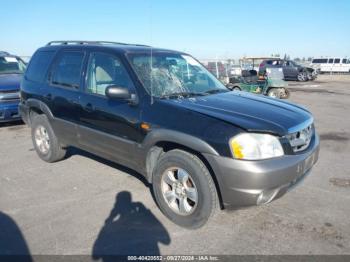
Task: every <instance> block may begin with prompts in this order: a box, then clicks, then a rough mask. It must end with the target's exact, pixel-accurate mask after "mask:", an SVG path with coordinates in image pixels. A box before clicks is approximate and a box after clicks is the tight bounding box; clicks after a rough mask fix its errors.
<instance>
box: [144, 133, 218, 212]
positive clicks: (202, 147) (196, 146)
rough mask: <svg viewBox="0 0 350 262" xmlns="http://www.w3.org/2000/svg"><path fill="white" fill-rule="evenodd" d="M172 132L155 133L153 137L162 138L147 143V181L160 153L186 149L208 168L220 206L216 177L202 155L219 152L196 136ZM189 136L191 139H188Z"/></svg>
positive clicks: (150, 179)
mask: <svg viewBox="0 0 350 262" xmlns="http://www.w3.org/2000/svg"><path fill="white" fill-rule="evenodd" d="M152 132H153V131H152ZM173 132H176V131H170V130H167V132H166V134H164V136H163V135H160V134H157V135H156V136H155V137H159V138H162V139H158V140H155V141H153V143H152V144H151V145H149V147H147V148H148V149H147V154H146V159H145V167H146V179H147V181H148V182H149V183H151V182H152V176H153V170H154V168H155V166H156V164H157V161H158V159H159V157H160V156H161V155H162V154H164V153H166V152H168V151H171V150H174V149H180V150H183V151H186V152H188V153H191V154H193V155H195V156H197V157H198V158H199V159H200V160H201V161H202V162H203V164H204V165H205V166H206V167H207V168H208V171H209V173H210V175H211V177H212V178H213V181H214V183H215V187H216V191H217V193H218V198H219V201H220V207H221V208H222V207H223V205H222V203H223V202H222V196H221V191H220V187H219V182H218V178H217V177H216V175H215V172H214V170H213V169H212V167H211V165H210V164H209V162H208V160H207V159H206V158H205V157H204V155H203V153H209V154H214V155H219V154H218V153H217V152H216V151H215V149H213V148H212V147H211V146H210V145H209V144H207V143H206V142H204V141H202V140H200V139H199V138H196V137H193V136H190V135H187V134H182V133H179V134H177V133H178V132H176V134H175V133H173ZM161 133H163V132H161ZM175 135H176V137H177V138H178V139H176V140H175V139H174V138H175V137H174V136H175ZM190 138H191V140H189V139H190ZM199 141H200V142H199Z"/></svg>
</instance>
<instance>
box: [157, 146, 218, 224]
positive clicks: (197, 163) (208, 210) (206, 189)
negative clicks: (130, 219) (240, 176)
mask: <svg viewBox="0 0 350 262" xmlns="http://www.w3.org/2000/svg"><path fill="white" fill-rule="evenodd" d="M186 177H187V179H186ZM180 181H184V183H183V184H182V186H183V188H182V190H183V191H181V188H178V186H179V185H178V184H177V183H178V182H180ZM152 186H153V192H154V196H155V199H156V201H157V204H158V206H159V208H160V210H161V211H162V212H163V214H164V215H165V216H166V217H168V218H169V219H170V220H171V221H173V222H174V223H175V224H177V225H179V226H182V227H185V228H189V229H196V228H200V227H202V226H203V225H204V224H205V223H206V222H207V221H208V220H209V218H210V217H212V216H213V215H214V214H215V211H216V210H217V208H218V207H219V203H218V202H219V201H218V195H217V192H216V188H215V184H214V181H213V179H212V177H211V175H210V173H209V171H208V169H207V168H206V166H205V165H204V164H203V162H202V161H201V160H200V159H199V158H198V157H197V156H196V155H193V154H190V153H188V152H185V151H182V150H178V149H176V150H171V151H169V152H167V153H165V154H164V155H162V156H161V157H160V159H159V160H158V163H157V165H156V167H155V170H154V172H153V178H152ZM180 186H181V185H180ZM186 192H191V194H187V193H186ZM194 192H196V193H197V194H195V193H194ZM179 193H180V194H181V193H182V194H185V195H182V196H179V195H177V194H179ZM166 196H167V197H166ZM188 196H189V197H188ZM195 196H196V197H197V198H196V197H195ZM167 199H168V200H167ZM181 199H182V201H181ZM192 200H194V201H192ZM181 203H183V205H181ZM180 206H182V207H183V208H182V209H181V208H180Z"/></svg>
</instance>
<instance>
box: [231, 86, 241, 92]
mask: <svg viewBox="0 0 350 262" xmlns="http://www.w3.org/2000/svg"><path fill="white" fill-rule="evenodd" d="M232 90H233V91H241V88H240V87H239V86H234V87H233V88H232Z"/></svg>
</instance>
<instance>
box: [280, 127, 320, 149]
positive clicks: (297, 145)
mask: <svg viewBox="0 0 350 262" xmlns="http://www.w3.org/2000/svg"><path fill="white" fill-rule="evenodd" d="M313 133H314V127H313V125H312V124H311V125H309V126H307V127H306V128H303V129H301V130H299V131H297V132H294V133H291V134H288V135H287V136H286V137H287V139H288V140H289V143H290V145H291V147H292V149H293V151H294V152H300V151H303V150H305V149H307V148H308V147H309V145H310V142H311V139H312V135H313Z"/></svg>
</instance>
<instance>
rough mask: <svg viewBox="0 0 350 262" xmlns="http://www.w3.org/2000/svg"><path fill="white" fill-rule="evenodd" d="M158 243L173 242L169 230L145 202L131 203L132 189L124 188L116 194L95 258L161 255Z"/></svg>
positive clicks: (97, 243)
mask: <svg viewBox="0 0 350 262" xmlns="http://www.w3.org/2000/svg"><path fill="white" fill-rule="evenodd" d="M158 243H162V244H166V245H168V244H170V236H169V233H168V232H167V230H166V229H165V228H164V226H163V225H162V224H161V222H160V221H159V220H158V219H157V218H156V217H155V216H154V215H153V214H152V212H151V211H150V210H149V209H147V208H146V207H145V206H144V205H143V204H142V203H140V202H132V199H131V194H130V192H127V191H123V192H120V193H119V194H117V196H116V203H115V205H114V207H113V209H112V211H111V213H110V215H109V217H108V218H107V219H106V220H105V224H104V226H103V228H102V229H101V231H100V233H99V235H98V237H97V239H96V241H95V244H94V247H93V251H92V257H93V259H95V260H96V259H100V258H102V260H103V261H113V257H110V256H113V255H160V251H159V247H158Z"/></svg>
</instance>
